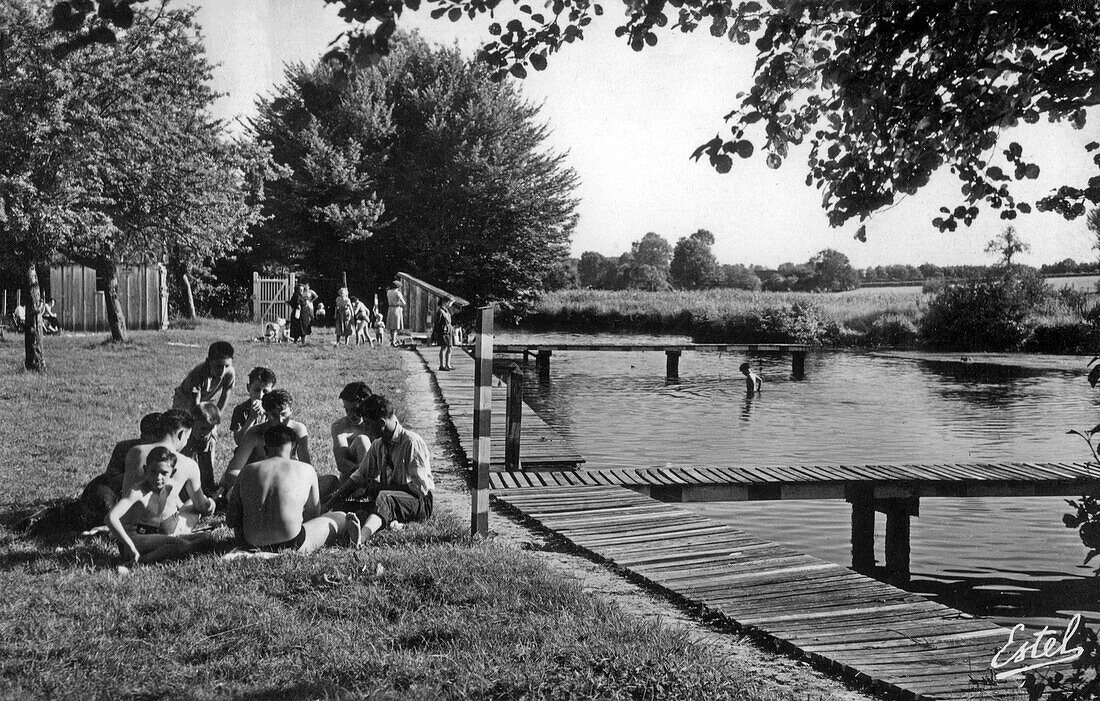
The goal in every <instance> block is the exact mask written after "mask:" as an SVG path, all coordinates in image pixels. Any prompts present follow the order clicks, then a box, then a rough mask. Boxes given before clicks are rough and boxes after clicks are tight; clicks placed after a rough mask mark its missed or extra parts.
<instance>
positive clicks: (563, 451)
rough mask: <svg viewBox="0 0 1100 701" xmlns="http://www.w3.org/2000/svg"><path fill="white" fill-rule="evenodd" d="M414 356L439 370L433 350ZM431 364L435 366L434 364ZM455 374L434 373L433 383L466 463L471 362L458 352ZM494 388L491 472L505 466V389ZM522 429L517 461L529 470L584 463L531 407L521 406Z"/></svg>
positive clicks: (453, 361) (470, 425) (470, 431)
mask: <svg viewBox="0 0 1100 701" xmlns="http://www.w3.org/2000/svg"><path fill="white" fill-rule="evenodd" d="M416 350H417V352H418V353H419V354H420V356H421V357H422V358H423V359H424V362H426V363H427V364H428V367H429V368H435V367H437V366H438V362H437V360H436V358H435V352H434V351H435V350H437V349H434V348H431V347H417V349H416ZM433 363H434V364H433ZM451 364H452V365H453V366H454V368H455V369H454V370H452V371H450V372H439V371H435V370H433V372H434V375H435V380H436V383H437V384H438V385H439V389H440V391H441V392H442V393H443V401H444V403H445V404H446V405H447V413H448V414H449V415H450V417H451V422H452V423H453V424H454V427H455V430H457V431H458V435H459V437H460V438H461V439H462V440H461V444H462V448H463V450H464V452H465V453H466V457H467V460H472V459H473V446H472V444H471V443H470V441H471V436H472V435H473V426H474V392H473V388H474V359H473V358H471V357H470V356H469V355H467V354H466V353H464V352H462V350H461V349H456V350H455V351H454V353H453V355H452V356H451ZM497 385H498V383H494V386H493V409H492V414H493V418H492V420H493V433H492V441H491V443H490V453H489V454H490V465H491V466H492V469H494V470H501V469H503V468H504V466H505V442H504V434H505V432H504V430H503V426H504V421H505V416H506V412H505V406H506V398H507V397H506V395H507V387H506V386H504V385H503V384H501V385H499V386H497ZM520 406H521V409H522V412H523V415H522V426H523V441H522V443H521V445H520V448H519V450H520V454H519V460H520V464H522V465H523V466H524V467H525V468H528V469H548V468H574V467H576V466H577V465H581V464H582V463H584V458H583V457H582V456H581V454H580V453H578V452H577V449H576V448H574V447H573V446H572V445H570V444H569V442H568V441H566V440H565V439H564V438H562V437H561V436H560V435H559V434H558V433H557V432H556V431H554V429H552V428H550V427H549V426H548V425H546V422H545V421H543V420H542V419H541V418H539V415H538V414H536V413H535V412H534V411H533V410H532V409H531V407H529V406H527V405H526V404H524V403H521V404H520Z"/></svg>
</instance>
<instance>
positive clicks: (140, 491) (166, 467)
mask: <svg viewBox="0 0 1100 701" xmlns="http://www.w3.org/2000/svg"><path fill="white" fill-rule="evenodd" d="M178 459H179V458H178V456H177V455H176V453H175V452H174V451H172V450H169V449H168V448H166V447H165V446H162V445H161V446H156V447H155V448H153V449H152V450H150V451H149V455H148V456H147V458H146V459H145V463H144V466H143V468H142V478H141V480H139V481H138V482H137V483H136V484H134V485H133V486H132V487H131V488H130V489H129V490H127V492H126V494H125V495H123V497H122V498H121V499H119V500H118V503H117V504H115V506H114V508H113V509H111V513H110V514H108V516H107V526H108V528H110V530H111V533H112V534H113V535H114V536H115V539H116V540H118V549H119V552H120V553H121V554H122V558H123V560H124V561H126V562H132V563H134V564H137V563H139V562H141V563H154V562H159V561H161V560H166V559H169V558H174V557H181V556H183V555H186V554H187V553H189V552H190V551H191V548H192V547H193V546H194V544H195V543H196V542H198V541H199V540H201V539H203V538H204V536H199V535H190V536H189V537H188V536H185V535H183V534H189V533H190V531H191V528H192V527H193V526H194V524H195V523H197V522H198V520H199V514H198V513H197V512H196V511H195V510H194V509H188V507H186V506H182V505H181V503H180V493H181V490H182V489H183V486H184V483H183V482H182V481H180V480H178V479H176V463H177V460H178ZM200 494H201V492H200Z"/></svg>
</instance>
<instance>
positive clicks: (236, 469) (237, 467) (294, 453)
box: [218, 389, 313, 497]
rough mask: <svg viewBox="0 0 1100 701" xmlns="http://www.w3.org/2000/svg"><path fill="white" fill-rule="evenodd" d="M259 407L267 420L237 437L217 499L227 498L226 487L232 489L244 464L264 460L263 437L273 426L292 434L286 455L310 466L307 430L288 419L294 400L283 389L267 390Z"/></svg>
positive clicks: (300, 424) (311, 462)
mask: <svg viewBox="0 0 1100 701" xmlns="http://www.w3.org/2000/svg"><path fill="white" fill-rule="evenodd" d="M260 404H261V405H262V406H263V409H264V415H265V416H266V417H267V421H265V422H263V423H262V424H260V425H258V426H253V427H252V428H250V429H248V431H247V432H246V433H245V434H244V437H243V438H241V444H240V445H238V446H237V450H236V451H234V453H233V457H232V458H231V459H230V461H229V465H228V466H227V467H226V468H225V474H224V475H222V480H221V486H220V487H219V488H218V496H219V497H221V496H228V494H229V488H230V487H232V486H233V482H234V481H235V480H236V479H237V475H239V474H240V473H241V470H243V469H244V466H245V465H247V464H249V463H252V462H256V461H258V460H263V459H264V458H266V457H267V452H266V450H265V448H264V436H266V435H267V432H268V430H270V429H272V428H274V427H276V426H285V427H287V428H289V429H290V430H291V431H293V432H294V436H295V442H294V445H293V446H291V453H290V456H291V457H292V458H294V459H295V460H300V461H302V462H304V463H307V464H313V459H312V458H311V457H310V455H309V431H307V430H306V427H305V425H304V424H302V423H301V422H299V421H294V420H293V419H291V418H290V416H291V414H292V413H293V410H294V397H292V396H291V394H290V392H288V391H286V390H285V389H275V390H271V391H270V392H268V393H267V394H266V395H264V398H263V399H261V400H260Z"/></svg>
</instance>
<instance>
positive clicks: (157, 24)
mask: <svg viewBox="0 0 1100 701" xmlns="http://www.w3.org/2000/svg"><path fill="white" fill-rule="evenodd" d="M47 7H48V4H47V3H46V2H43V1H41V0H38V1H35V0H10V1H9V2H6V3H5V4H4V5H3V6H0V47H3V51H2V52H0V129H2V131H3V133H4V134H5V135H6V136H7V137H9V138H7V139H6V140H5V143H3V144H2V145H0V205H2V208H0V241H3V242H5V243H7V244H8V250H10V251H11V252H12V254H13V256H14V257H15V258H16V259H17V260H19V261H20V266H21V267H22V268H23V269H25V270H26V275H25V281H24V286H25V287H26V288H27V290H28V302H29V303H28V311H29V312H30V314H29V318H30V319H31V321H30V323H28V324H27V331H26V358H25V360H24V365H25V366H26V367H27V368H28V369H34V370H44V369H45V358H44V354H43V350H42V339H41V333H40V329H39V327H40V314H41V310H42V306H41V294H40V291H39V286H38V280H37V273H36V268H38V267H40V266H45V265H48V264H50V263H52V262H54V260H55V259H56V258H58V257H59V256H62V255H63V256H65V257H67V258H69V259H73V260H78V261H80V262H84V263H87V264H89V265H91V266H92V267H94V268H96V270H97V271H98V272H99V273H100V274H101V275H102V277H103V279H104V280H105V283H106V284H105V290H104V292H105V294H104V297H105V302H106V311H107V319H108V322H109V325H110V329H111V336H112V338H113V339H114V340H124V339H125V338H126V327H125V319H124V317H123V315H122V309H121V303H120V301H119V299H118V282H117V276H118V273H117V271H118V266H119V264H120V263H121V262H124V261H136V260H140V259H145V260H156V261H159V260H163V259H164V256H165V255H166V254H171V253H176V254H178V253H179V252H180V251H188V252H189V253H190V255H192V256H197V257H198V259H200V260H201V258H202V257H204V256H205V257H210V256H213V255H221V254H224V253H225V252H226V251H228V250H229V249H230V248H232V247H233V246H235V245H236V243H237V242H238V241H239V240H240V239H241V238H242V237H243V235H244V231H245V228H246V227H247V226H248V225H249V224H250V223H251V222H252V221H254V220H255V219H256V217H257V216H258V211H259V210H258V207H257V204H256V200H258V198H259V195H260V193H261V192H262V191H261V190H258V189H257V188H256V187H255V186H256V185H258V184H259V183H261V182H262V180H259V179H257V178H255V177H250V174H251V173H253V172H254V171H256V169H257V168H260V167H261V166H262V164H263V163H264V161H265V157H264V155H263V154H262V152H260V151H259V150H257V149H256V148H255V147H253V146H251V145H242V144H231V143H228V142H226V141H224V140H223V138H222V134H221V128H220V125H219V124H218V123H216V122H214V121H212V120H211V119H210V117H209V116H208V108H209V107H210V105H211V103H212V102H213V99H214V95H213V93H212V92H211V91H210V89H209V88H208V87H207V85H206V82H207V80H208V79H209V72H210V68H209V65H208V64H207V63H206V61H205V59H204V58H203V49H202V45H201V43H200V42H199V40H198V37H197V35H196V33H195V32H196V30H195V27H194V26H193V24H192V23H191V15H192V12H190V11H177V10H171V9H168V8H167V7H166V5H165V4H162V3H157V4H156V5H153V6H150V7H149V8H146V9H143V10H141V11H139V12H137V13H136V15H135V17H134V18H133V22H132V24H131V26H130V27H129V29H128V31H127V32H126V33H125V34H124V35H123V36H122V37H120V39H119V40H118V41H117V42H115V43H111V44H97V45H95V46H92V47H89V48H88V49H86V50H85V51H82V52H80V53H79V54H73V53H67V52H64V51H58V50H57V47H58V46H59V42H61V40H62V38H61V37H59V36H58V35H57V34H56V33H53V32H49V31H48V30H47V29H46V28H45V24H46V20H45V16H46V11H47Z"/></svg>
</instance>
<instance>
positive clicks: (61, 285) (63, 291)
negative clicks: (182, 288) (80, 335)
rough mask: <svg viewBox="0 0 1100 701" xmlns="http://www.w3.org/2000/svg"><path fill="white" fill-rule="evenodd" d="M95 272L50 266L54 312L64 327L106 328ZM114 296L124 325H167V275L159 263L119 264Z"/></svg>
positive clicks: (79, 329)
mask: <svg viewBox="0 0 1100 701" xmlns="http://www.w3.org/2000/svg"><path fill="white" fill-rule="evenodd" d="M97 287H98V286H97V284H96V272H95V270H93V269H92V268H86V267H84V266H83V265H59V266H55V267H53V268H51V269H50V293H51V295H52V296H53V300H54V306H53V310H54V313H55V314H57V318H58V321H59V322H60V323H61V328H63V329H65V330H66V331H107V330H109V328H110V327H109V325H108V323H107V305H106V301H105V295H104V293H103V292H102V291H101V290H99V289H97ZM118 299H119V302H120V303H121V305H122V315H123V318H124V319H125V320H126V327H127V328H130V329H160V330H164V329H167V328H168V276H167V272H166V271H165V268H164V266H163V265H161V264H159V263H157V264H154V265H121V266H119V268H118Z"/></svg>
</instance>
